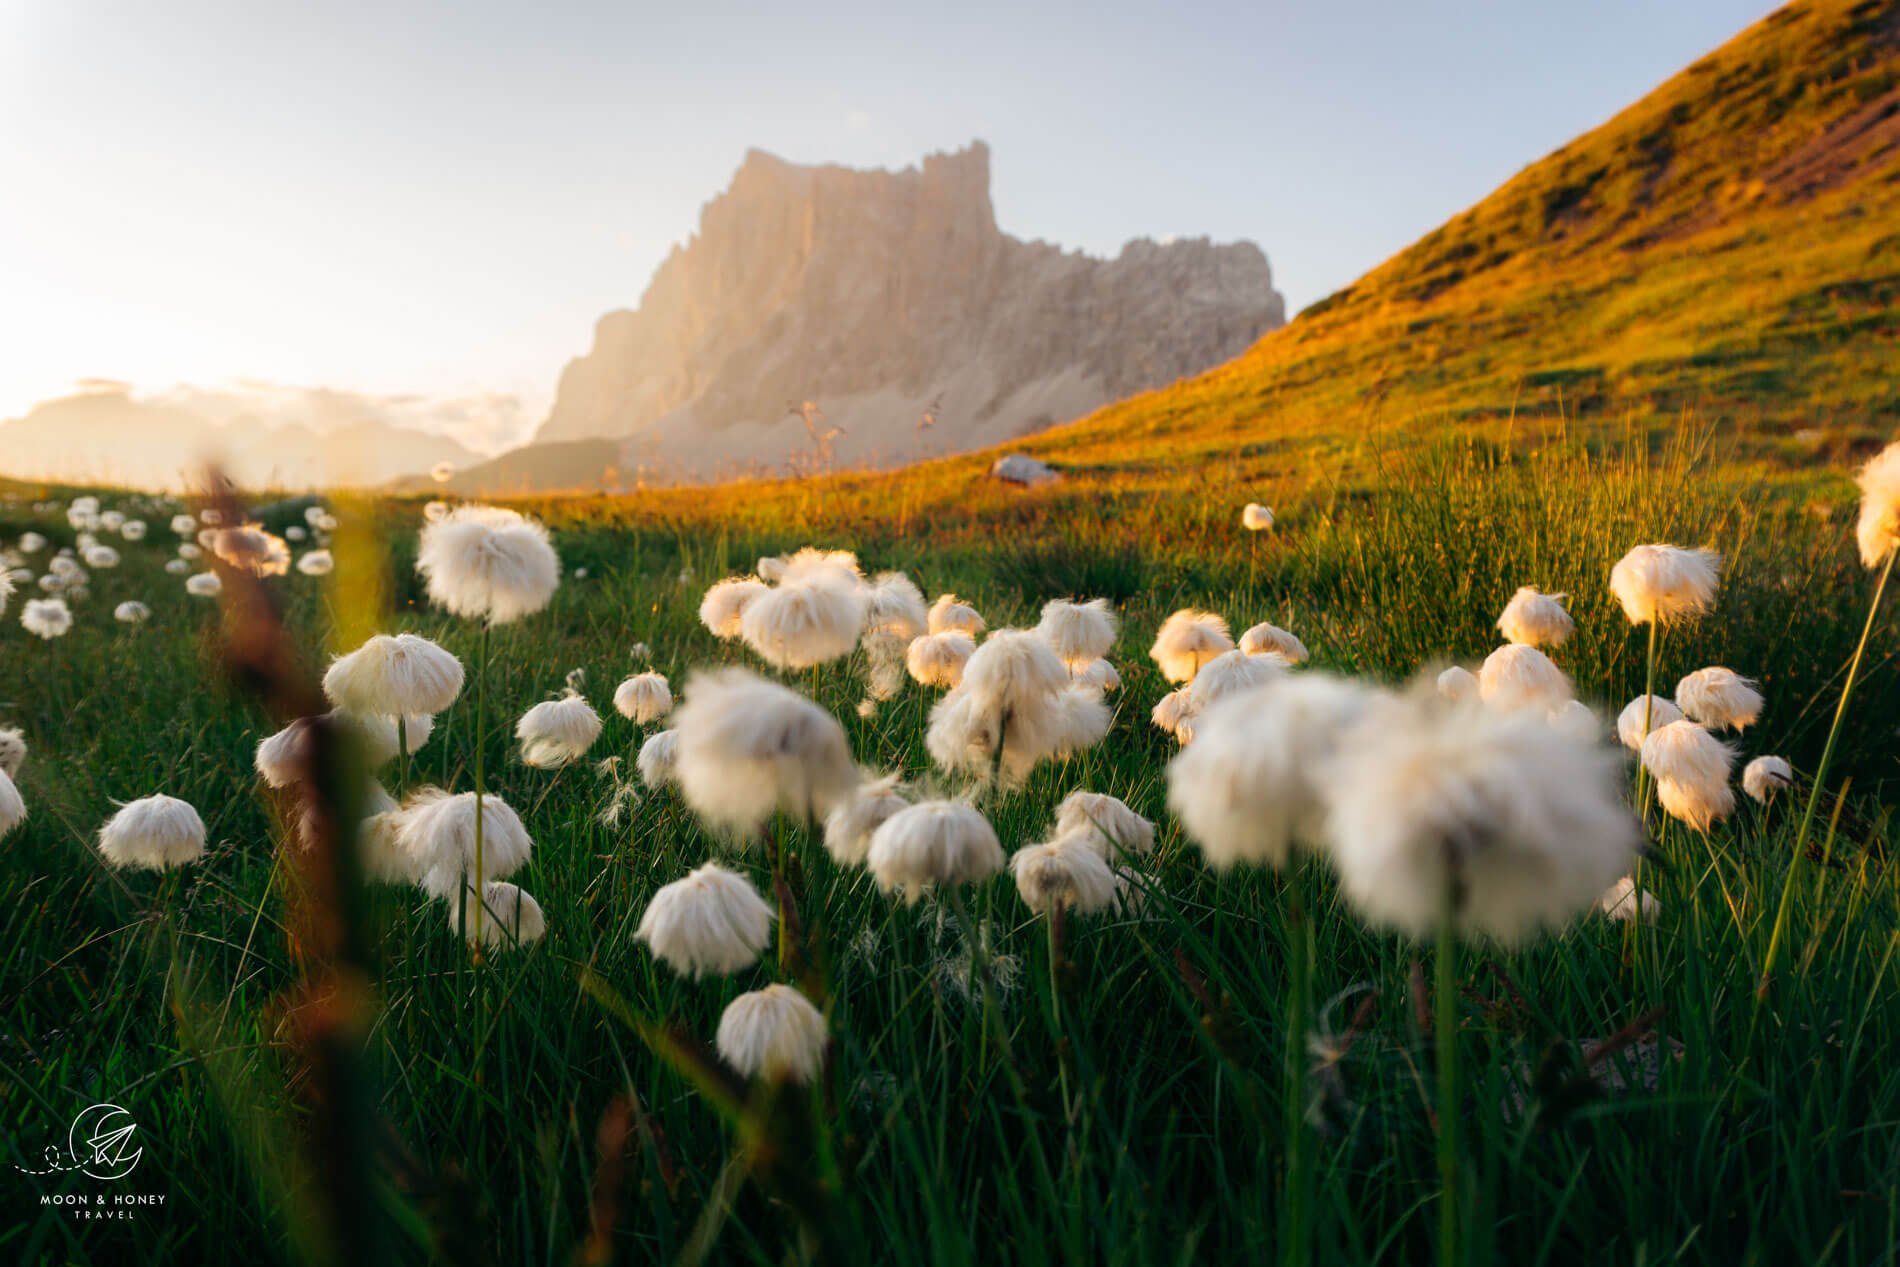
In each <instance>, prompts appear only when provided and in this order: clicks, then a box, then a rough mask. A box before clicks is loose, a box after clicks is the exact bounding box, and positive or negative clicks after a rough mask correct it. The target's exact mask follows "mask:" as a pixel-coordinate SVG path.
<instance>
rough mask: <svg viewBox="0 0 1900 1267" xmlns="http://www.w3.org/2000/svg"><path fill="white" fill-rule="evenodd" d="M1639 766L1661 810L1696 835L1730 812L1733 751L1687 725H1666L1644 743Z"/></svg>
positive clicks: (1691, 725) (1733, 806) (1690, 724)
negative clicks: (1649, 776)
mask: <svg viewBox="0 0 1900 1267" xmlns="http://www.w3.org/2000/svg"><path fill="white" fill-rule="evenodd" d="M1642 754H1643V766H1644V768H1645V769H1647V770H1648V771H1649V773H1650V774H1652V775H1653V776H1655V779H1656V800H1657V802H1658V803H1659V804H1661V805H1662V807H1663V811H1664V812H1665V813H1667V814H1669V815H1670V816H1671V817H1673V818H1678V819H1681V820H1682V821H1683V822H1685V823H1687V824H1689V826H1691V827H1693V828H1695V829H1696V830H1697V831H1699V832H1704V833H1706V832H1707V831H1708V830H1709V828H1710V827H1711V826H1713V825H1714V824H1715V823H1717V822H1719V821H1720V820H1722V819H1724V818H1727V817H1728V816H1729V814H1730V813H1731V812H1733V810H1734V809H1735V792H1734V790H1733V789H1732V788H1730V787H1729V777H1730V773H1731V771H1732V770H1733V768H1734V764H1735V752H1734V750H1733V749H1731V748H1730V747H1729V746H1728V745H1727V744H1725V743H1723V742H1722V741H1721V740H1719V739H1717V738H1716V737H1715V736H1714V735H1711V734H1710V733H1709V732H1708V731H1706V730H1704V729H1703V728H1702V727H1700V726H1698V725H1696V724H1695V723H1694V722H1692V721H1676V722H1670V723H1669V724H1668V725H1667V726H1662V727H1658V728H1657V729H1655V730H1653V731H1651V732H1650V734H1649V736H1648V737H1647V738H1646V739H1644V740H1643V747H1642Z"/></svg>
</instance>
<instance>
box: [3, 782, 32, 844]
mask: <svg viewBox="0 0 1900 1267" xmlns="http://www.w3.org/2000/svg"><path fill="white" fill-rule="evenodd" d="M25 821H26V801H25V799H24V798H23V797H21V795H20V789H19V788H18V787H16V786H15V785H14V782H13V776H12V775H11V774H9V773H8V772H7V770H6V769H5V768H4V767H0V837H3V836H5V835H6V834H7V833H8V832H10V831H12V830H13V829H14V828H15V827H18V826H19V825H20V824H21V823H24V822H25Z"/></svg>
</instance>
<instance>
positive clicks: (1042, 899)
mask: <svg viewBox="0 0 1900 1267" xmlns="http://www.w3.org/2000/svg"><path fill="white" fill-rule="evenodd" d="M1009 870H1010V874H1011V875H1013V876H1015V878H1016V892H1017V894H1018V895H1019V896H1020V897H1021V898H1022V900H1023V905H1024V906H1027V907H1028V908H1029V909H1030V910H1032V911H1034V912H1036V913H1037V914H1038V915H1042V914H1046V913H1047V912H1048V911H1049V910H1050V909H1051V908H1053V907H1058V906H1060V907H1063V908H1064V909H1066V910H1070V911H1073V912H1074V913H1076V914H1077V915H1092V914H1094V913H1096V912H1097V911H1105V910H1107V909H1108V908H1109V907H1111V906H1113V905H1114V904H1115V898H1116V895H1117V893H1118V891H1119V889H1120V885H1119V884H1118V883H1117V877H1116V875H1115V872H1114V870H1113V869H1112V868H1110V867H1109V865H1108V863H1107V861H1106V860H1104V859H1103V857H1102V855H1101V854H1100V853H1099V852H1097V850H1096V848H1095V846H1094V844H1093V843H1092V842H1091V841H1090V839H1089V838H1088V837H1087V836H1083V835H1076V836H1058V837H1057V838H1056V839H1054V840H1052V841H1050V842H1048V843H1047V844H1041V845H1027V846H1025V847H1024V848H1021V849H1018V850H1017V851H1016V852H1015V853H1014V854H1012V855H1011V856H1010V859H1009Z"/></svg>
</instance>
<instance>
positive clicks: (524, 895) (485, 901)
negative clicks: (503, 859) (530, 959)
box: [450, 880, 548, 949]
mask: <svg viewBox="0 0 1900 1267" xmlns="http://www.w3.org/2000/svg"><path fill="white" fill-rule="evenodd" d="M482 891H483V896H482V901H481V904H480V909H479V910H478V909H477V906H476V902H475V886H474V885H472V884H471V885H469V887H468V888H467V889H466V890H464V892H463V898H462V901H463V905H464V910H463V912H462V915H461V919H462V923H461V925H460V926H461V928H462V929H463V933H464V935H465V936H466V937H467V938H468V941H469V944H470V945H471V946H473V945H482V946H487V947H489V948H491V949H503V948H507V947H513V946H529V945H532V944H534V943H535V942H537V941H540V940H541V939H542V938H543V937H545V936H546V935H547V931H548V919H547V916H546V915H544V914H543V913H542V911H541V904H540V903H539V902H537V901H535V900H534V895H533V894H531V893H529V892H527V891H526V890H525V889H522V888H520V887H519V886H517V885H513V884H510V883H508V882H507V881H506V880H490V881H488V882H487V883H486V884H484V885H483V886H482ZM450 914H451V917H453V916H454V912H453V911H451V912H450Z"/></svg>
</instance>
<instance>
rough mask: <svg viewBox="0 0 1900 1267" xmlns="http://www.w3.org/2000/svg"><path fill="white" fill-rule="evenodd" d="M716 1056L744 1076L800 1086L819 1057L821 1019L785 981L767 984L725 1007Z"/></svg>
mask: <svg viewBox="0 0 1900 1267" xmlns="http://www.w3.org/2000/svg"><path fill="white" fill-rule="evenodd" d="M716 1042H717V1045H718V1048H719V1055H720V1058H721V1059H723V1060H724V1061H725V1062H726V1063H727V1064H729V1065H731V1066H732V1067H733V1068H734V1069H737V1070H738V1071H739V1072H740V1073H742V1074H744V1075H745V1076H746V1077H748V1078H763V1079H765V1080H766V1081H768V1082H790V1083H796V1084H799V1085H801V1086H802V1085H804V1084H807V1083H809V1082H811V1080H812V1079H813V1078H816V1077H817V1076H818V1071H819V1069H820V1068H822V1067H823V1065H824V1061H825V1044H826V1042H827V1038H826V1034H825V1018H824V1015H823V1014H822V1013H820V1012H819V1010H818V1009H817V1008H815V1007H813V1006H812V1005H811V1001H810V1000H809V999H807V998H806V997H805V996H804V995H802V994H800V993H799V992H798V991H797V990H794V989H793V988H792V987H791V986H789V985H768V986H766V987H765V988H764V989H763V990H754V991H752V992H751V993H750V994H742V995H740V996H739V997H738V998H736V999H734V1000H733V1001H732V1002H731V1003H729V1004H727V1005H726V1010H725V1013H724V1014H723V1015H721V1016H720V1018H719V1033H718V1037H717V1039H716Z"/></svg>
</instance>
